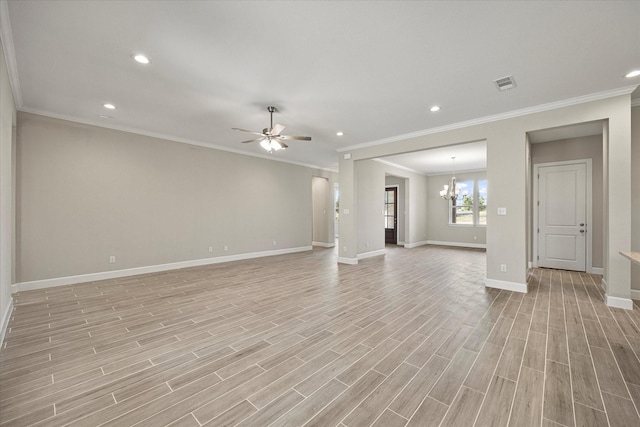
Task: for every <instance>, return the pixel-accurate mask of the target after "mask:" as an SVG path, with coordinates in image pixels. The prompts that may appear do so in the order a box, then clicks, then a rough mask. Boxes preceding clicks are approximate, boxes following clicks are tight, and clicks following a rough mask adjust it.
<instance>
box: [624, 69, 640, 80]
mask: <svg viewBox="0 0 640 427" xmlns="http://www.w3.org/2000/svg"><path fill="white" fill-rule="evenodd" d="M638 76H640V70H633V71H631V72H630V73H627V75H626V76H625V77H627V78H631V77H638Z"/></svg>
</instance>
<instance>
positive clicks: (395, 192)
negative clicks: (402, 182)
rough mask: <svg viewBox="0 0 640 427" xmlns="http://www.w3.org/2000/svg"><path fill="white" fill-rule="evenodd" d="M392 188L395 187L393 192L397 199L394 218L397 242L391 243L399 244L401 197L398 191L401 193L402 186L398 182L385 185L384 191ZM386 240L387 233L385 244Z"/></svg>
mask: <svg viewBox="0 0 640 427" xmlns="http://www.w3.org/2000/svg"><path fill="white" fill-rule="evenodd" d="M391 188H393V193H394V194H395V199H396V200H395V202H394V210H395V212H394V217H393V218H394V224H393V226H394V227H393V230H394V234H395V241H396V242H395V243H391V244H395V245H397V244H398V200H399V199H400V197H399V194H398V193H399V190H400V187H399V186H398V184H390V185H385V186H384V191H385V192H386V191H387V189H391ZM386 229H387V228H386V227H385V230H386ZM386 240H387V239H386V235H385V245H386V244H387V242H386Z"/></svg>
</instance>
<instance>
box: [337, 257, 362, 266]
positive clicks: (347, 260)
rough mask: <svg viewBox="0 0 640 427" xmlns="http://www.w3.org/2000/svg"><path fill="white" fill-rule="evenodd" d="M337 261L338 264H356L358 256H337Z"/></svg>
mask: <svg viewBox="0 0 640 427" xmlns="http://www.w3.org/2000/svg"><path fill="white" fill-rule="evenodd" d="M338 263H339V264H350V265H356V264H357V263H358V258H345V257H341V256H339V257H338Z"/></svg>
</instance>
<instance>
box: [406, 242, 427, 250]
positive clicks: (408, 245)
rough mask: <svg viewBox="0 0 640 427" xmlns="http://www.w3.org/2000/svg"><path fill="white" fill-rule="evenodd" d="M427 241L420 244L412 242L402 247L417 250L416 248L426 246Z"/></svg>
mask: <svg viewBox="0 0 640 427" xmlns="http://www.w3.org/2000/svg"><path fill="white" fill-rule="evenodd" d="M428 244H429V241H428V240H423V241H422V242H413V243H405V244H404V247H405V248H407V249H412V248H417V247H418V246H424V245H428Z"/></svg>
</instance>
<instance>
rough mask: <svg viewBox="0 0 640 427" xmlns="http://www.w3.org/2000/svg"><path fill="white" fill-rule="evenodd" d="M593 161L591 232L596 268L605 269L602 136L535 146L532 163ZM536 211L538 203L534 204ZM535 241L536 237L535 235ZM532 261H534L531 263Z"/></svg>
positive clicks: (592, 254)
mask: <svg viewBox="0 0 640 427" xmlns="http://www.w3.org/2000/svg"><path fill="white" fill-rule="evenodd" d="M580 159H591V160H592V162H591V163H592V177H591V178H592V185H593V187H592V201H591V202H592V215H593V217H592V221H591V224H589V225H588V226H589V228H588V231H589V232H590V233H591V238H592V239H593V241H592V244H593V247H592V252H591V258H592V260H591V261H592V266H593V267H598V268H602V266H603V265H604V263H603V257H604V250H603V247H604V245H603V239H604V236H603V234H604V224H603V214H604V209H603V206H604V205H603V203H604V202H603V194H602V185H603V176H602V135H593V136H587V137H583V138H573V139H564V140H561V141H552V142H544V143H539V144H531V161H532V164H534V165H535V164H540V163H551V162H560V161H567V160H580ZM532 206H534V208H535V204H533V205H532ZM533 238H535V235H534V236H533ZM530 261H531V260H530Z"/></svg>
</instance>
